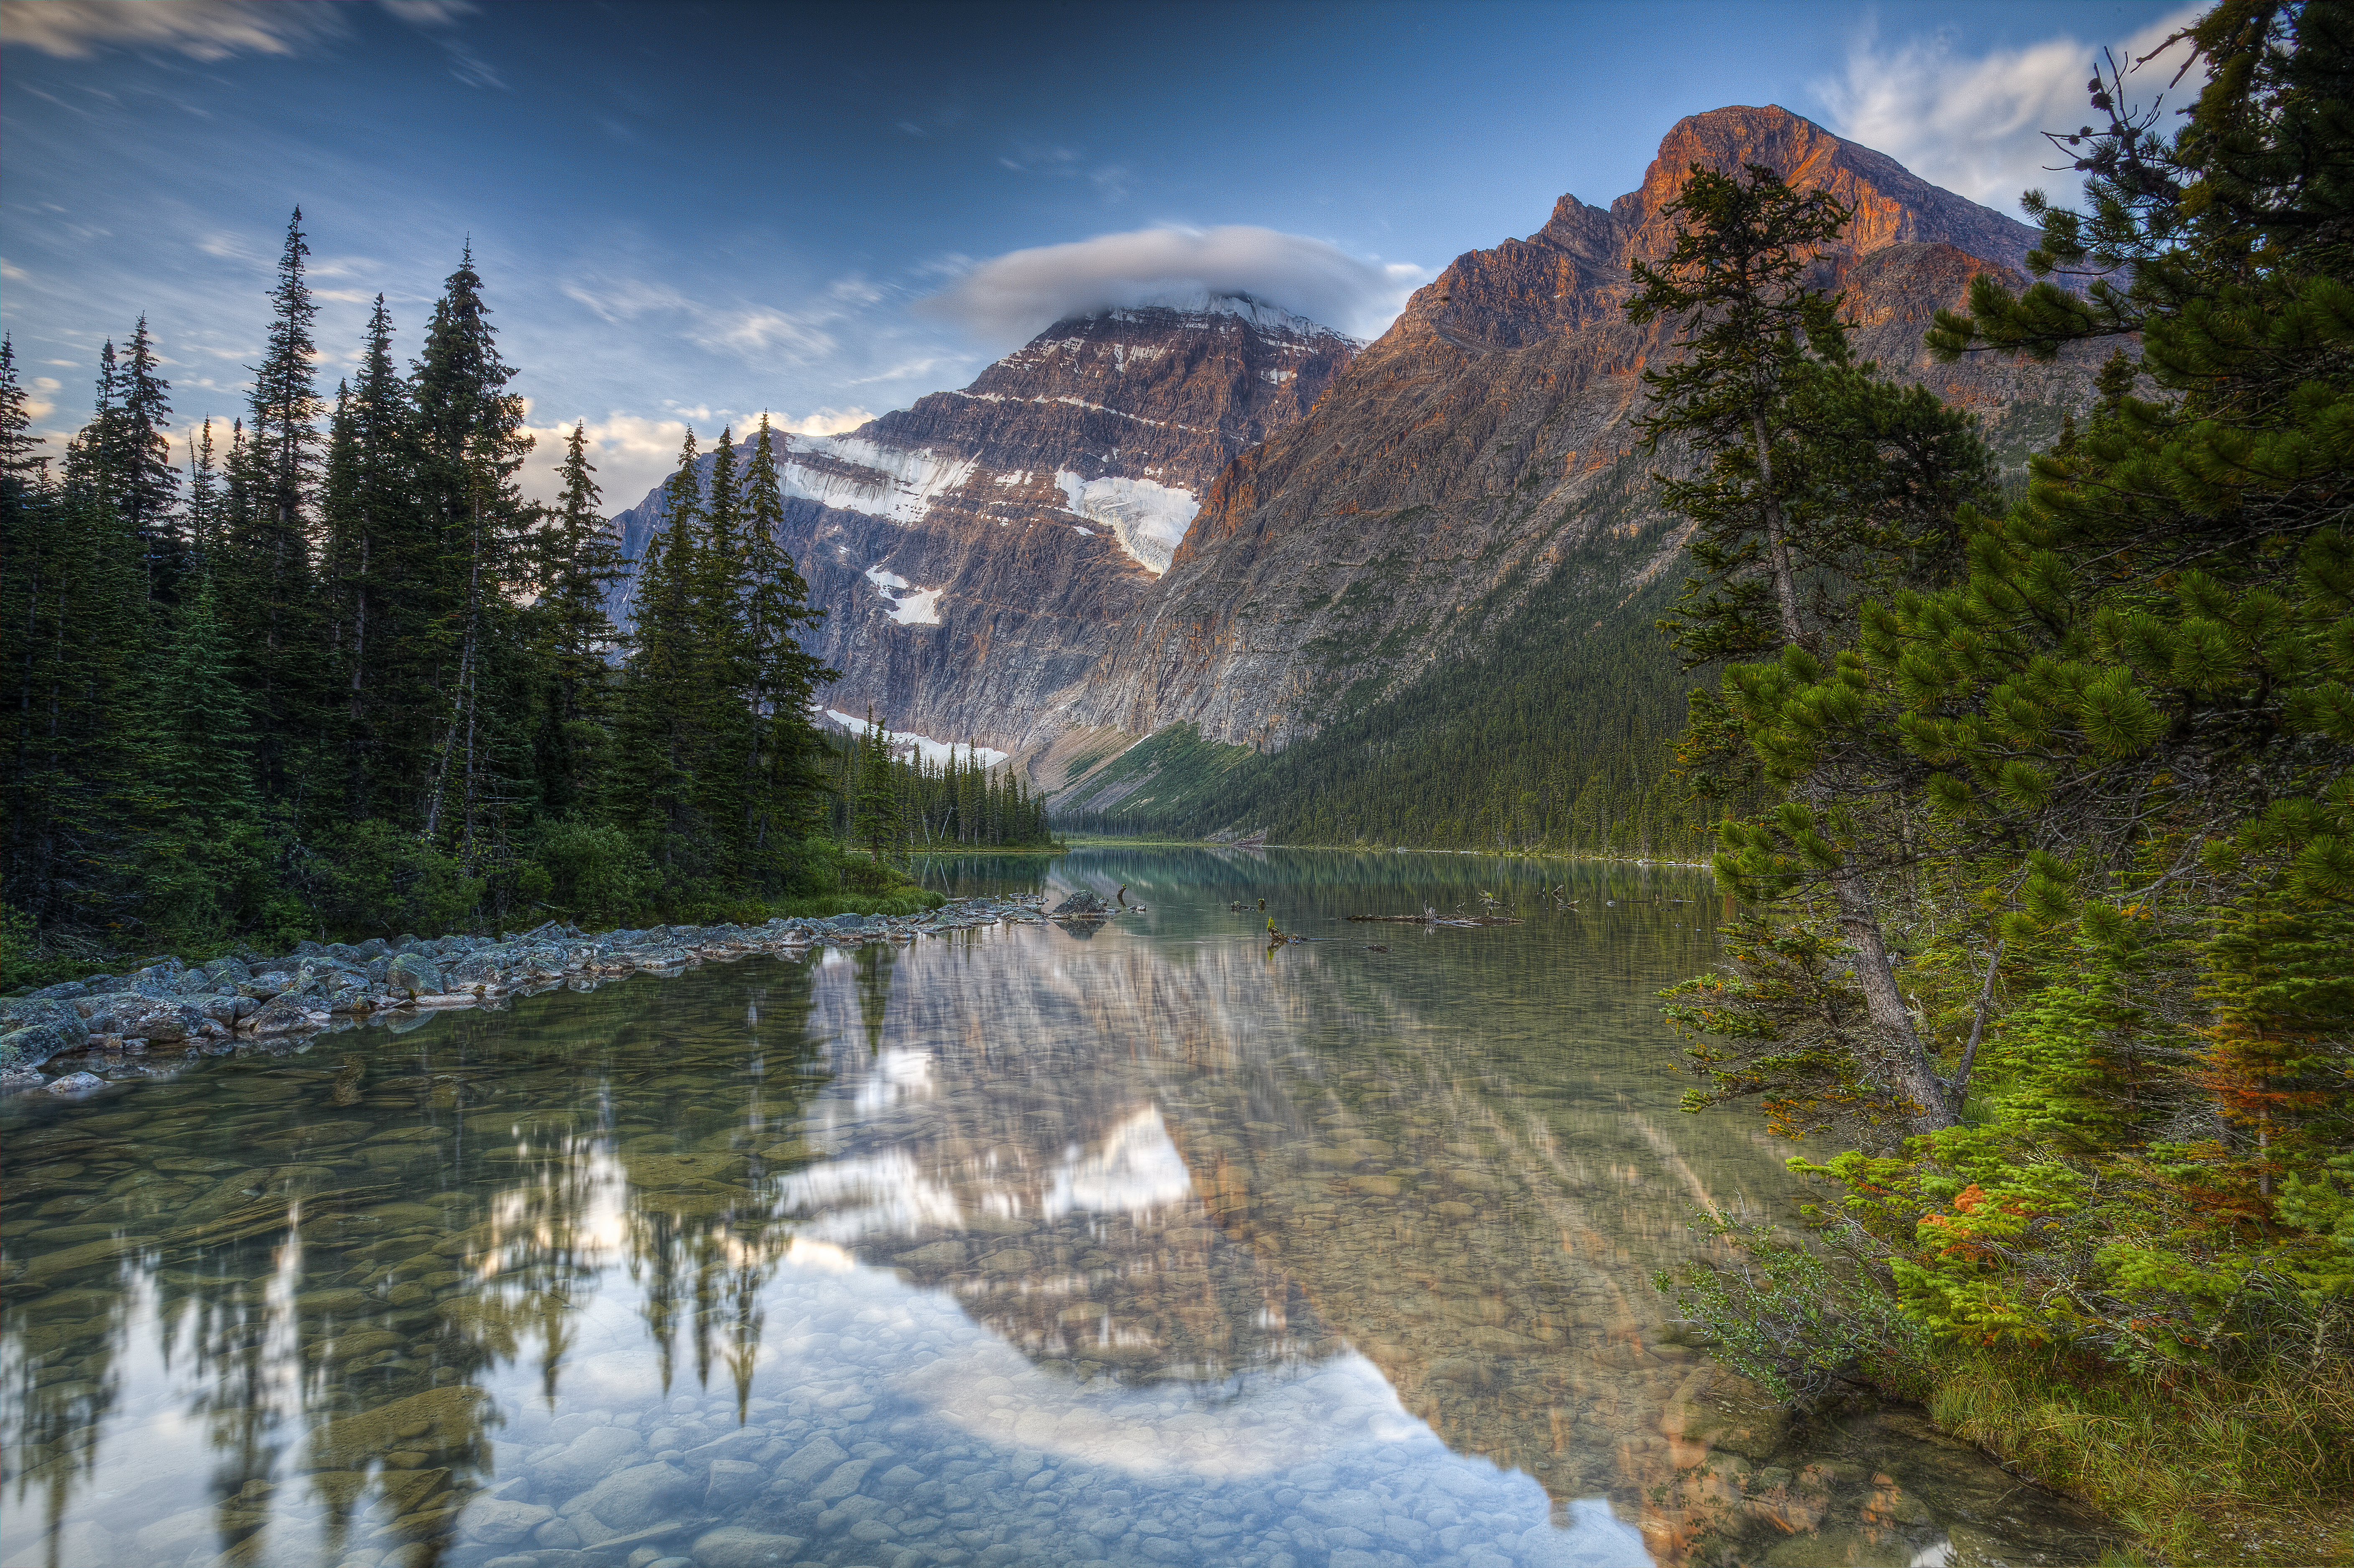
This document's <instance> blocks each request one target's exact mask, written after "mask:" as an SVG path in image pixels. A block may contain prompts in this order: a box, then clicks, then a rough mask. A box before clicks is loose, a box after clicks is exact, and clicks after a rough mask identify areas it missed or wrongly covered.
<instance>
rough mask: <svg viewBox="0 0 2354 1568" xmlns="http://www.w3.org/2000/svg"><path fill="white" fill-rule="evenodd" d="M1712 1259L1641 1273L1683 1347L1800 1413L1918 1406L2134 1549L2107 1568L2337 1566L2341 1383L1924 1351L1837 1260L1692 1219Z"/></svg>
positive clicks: (2284, 1373) (1939, 1346) (1914, 1327)
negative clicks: (1648, 1276) (1676, 1322)
mask: <svg viewBox="0 0 2354 1568" xmlns="http://www.w3.org/2000/svg"><path fill="white" fill-rule="evenodd" d="M1693 1228H1694V1229H1695V1230H1698V1231H1701V1232H1703V1233H1706V1234H1712V1235H1713V1236H1714V1237H1716V1239H1717V1240H1718V1241H1720V1242H1721V1243H1723V1249H1722V1250H1721V1251H1720V1252H1719V1253H1718V1254H1717V1255H1716V1257H1715V1258H1714V1260H1713V1261H1712V1262H1711V1263H1709V1264H1705V1265H1695V1266H1687V1267H1685V1268H1684V1269H1683V1270H1681V1272H1679V1273H1675V1274H1665V1273H1663V1274H1661V1275H1659V1276H1658V1277H1656V1280H1655V1283H1657V1284H1658V1285H1659V1288H1660V1289H1661V1290H1662V1291H1664V1292H1667V1293H1669V1294H1670V1295H1671V1296H1672V1297H1673V1298H1674V1299H1675V1301H1676V1303H1677V1306H1678V1308H1680V1309H1681V1312H1682V1313H1683V1315H1684V1317H1685V1319H1686V1320H1687V1321H1688V1322H1689V1323H1690V1325H1691V1329H1690V1330H1687V1334H1688V1337H1689V1338H1690V1339H1691V1341H1692V1342H1693V1343H1695V1344H1697V1345H1699V1346H1701V1347H1702V1348H1704V1349H1706V1350H1707V1351H1709V1352H1710V1353H1711V1354H1712V1355H1713V1356H1714V1357H1715V1358H1716V1359H1717V1360H1719V1361H1723V1362H1724V1363H1725V1364H1726V1365H1728V1366H1730V1367H1731V1368H1733V1369H1734V1371H1736V1372H1740V1373H1741V1374H1743V1375H1744V1376H1745V1377H1747V1378H1749V1379H1750V1380H1751V1381H1752V1382H1755V1383H1758V1384H1759V1385H1760V1386H1761V1387H1763V1388H1765V1390H1766V1391H1767V1392H1769V1393H1772V1394H1773V1395H1774V1396H1775V1397H1776V1398H1777V1399H1780V1400H1782V1401H1784V1402H1785V1403H1787V1404H1790V1405H1792V1406H1794V1407H1796V1408H1797V1409H1799V1410H1801V1411H1804V1410H1807V1409H1809V1408H1813V1407H1815V1406H1818V1405H1821V1404H1827V1403H1831V1404H1835V1403H1837V1402H1839V1401H1841V1400H1845V1399H1850V1398H1852V1397H1855V1396H1858V1395H1863V1396H1870V1397H1878V1398H1883V1399H1894V1400H1901V1401H1903V1402H1905V1403H1908V1404H1924V1405H1925V1406H1926V1407H1927V1409H1928V1412H1929V1414H1930V1418H1931V1419H1932V1420H1934V1421H1935V1423H1936V1424H1937V1425H1938V1426H1940V1427H1941V1428H1943V1429H1944V1430H1946V1431H1947V1432H1950V1433H1952V1434H1953V1435H1954V1436H1957V1437H1960V1438H1962V1439H1964V1440H1965V1441H1967V1442H1969V1443H1971V1444H1974V1445H1975V1446H1978V1448H1980V1449H1981V1450H1983V1451H1985V1452H1986V1453H1988V1454H1990V1455H1992V1456H1994V1457H1996V1458H1998V1459H1999V1460H2001V1461H2002V1463H2003V1465H2004V1466H2005V1467H2006V1468H2009V1469H2010V1470H2011V1471H2013V1472H2014V1473H2016V1474H2018V1475H2020V1476H2023V1477H2025V1478H2029V1479H2031V1480H2034V1481H2036V1482H2039V1483H2041V1484H2042V1485H2044V1486H2048V1487H2051V1488H2052V1489H2054V1490H2057V1491H2062V1492H2067V1493H2070V1494H2072V1495H2073V1496H2076V1497H2079V1498H2082V1499H2084V1501H2086V1502H2088V1503H2090V1504H2091V1505H2092V1506H2093V1507H2094V1508H2096V1509H2098V1510H2100V1511H2101V1512H2103V1513H2104V1514H2105V1515H2107V1516H2108V1517H2109V1518H2110V1519H2111V1520H2114V1521H2115V1523H2116V1524H2117V1525H2119V1526H2120V1527H2121V1528H2122V1529H2123V1530H2125V1531H2130V1532H2131V1533H2132V1535H2133V1536H2134V1537H2135V1541H2134V1543H2133V1544H2132V1546H2131V1547H2130V1548H2128V1549H2126V1550H2124V1551H2123V1552H2113V1553H2111V1554H2110V1555H2108V1556H2105V1557H2104V1558H2103V1560H2102V1561H2103V1563H2104V1564H2106V1565H2109V1568H2161V1565H2162V1568H2193V1565H2198V1568H2205V1565H2208V1564H2214V1565H2217V1568H2221V1565H2222V1564H2245V1565H2250V1568H2255V1565H2264V1564H2287V1563H2298V1564H2304V1563H2354V1369H2349V1367H2348V1366H2347V1364H2346V1363H2345V1362H2344V1361H2336V1360H2329V1361H2323V1362H2322V1363H2320V1364H2318V1365H2314V1364H2307V1363H2305V1362H2301V1361H2293V1360H2288V1359H2282V1360H2276V1361H2269V1362H2265V1363H2262V1364H2259V1365H2257V1366H2254V1367H2251V1368H2246V1369H2242V1370H2240V1371H2238V1372H2224V1371H2222V1370H2219V1369H2215V1368H2200V1367H2190V1366H2181V1365H2176V1366H2172V1367H2169V1368H2167V1369H2165V1370H2164V1371H2163V1372H2137V1371H2135V1370H2133V1369H2131V1368H2128V1367H2126V1366H2122V1365H2119V1364H2117V1363H2115V1362H2108V1361H2099V1360H2096V1359H2094V1358H2093V1357H2090V1356H2084V1355H2072V1354H2069V1353H2067V1352H2065V1351H2058V1350H2053V1349H2050V1348H2045V1349H2041V1350H2032V1349H2026V1348H2022V1347H2020V1346H2018V1345H2009V1344H2007V1345H2004V1346H2001V1347H1999V1348H1995V1347H1985V1346H1978V1345H1973V1344H1969V1343H1967V1342H1963V1341H1960V1340H1955V1339H1953V1338H1950V1337H1942V1338H1940V1337H1933V1336H1932V1335H1931V1334H1930V1332H1929V1331H1928V1330H1926V1329H1925V1327H1924V1326H1923V1325H1922V1324H1920V1323H1919V1322H1917V1321H1915V1320H1914V1319H1912V1318H1910V1317H1909V1316H1908V1315H1907V1314H1906V1313H1905V1312H1904V1311H1903V1310H1902V1309H1901V1308H1899V1306H1898V1304H1897V1300H1896V1298H1895V1297H1894V1295H1893V1293H1892V1292H1891V1291H1890V1289H1889V1288H1888V1286H1889V1281H1888V1280H1887V1279H1886V1278H1885V1277H1883V1276H1882V1272H1881V1271H1879V1270H1877V1269H1875V1268H1874V1267H1873V1266H1872V1264H1871V1263H1870V1261H1869V1259H1868V1258H1867V1257H1866V1256H1864V1255H1860V1254H1859V1253H1858V1252H1857V1251H1856V1250H1855V1249H1845V1250H1842V1249H1840V1248H1838V1247H1836V1246H1832V1247H1829V1248H1828V1249H1826V1248H1820V1247H1813V1246H1805V1245H1792V1244H1790V1243H1788V1242H1786V1241H1783V1240H1781V1239H1779V1237H1778V1236H1777V1235H1776V1234H1775V1232H1774V1229H1773V1227H1771V1226H1768V1225H1756V1226H1736V1225H1733V1224H1727V1223H1725V1222H1724V1221H1723V1220H1720V1219H1715V1218H1712V1217H1703V1218H1701V1219H1699V1220H1696V1221H1695V1223H1694V1226H1693Z"/></svg>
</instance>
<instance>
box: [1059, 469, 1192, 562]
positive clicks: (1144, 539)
mask: <svg viewBox="0 0 2354 1568" xmlns="http://www.w3.org/2000/svg"><path fill="white" fill-rule="evenodd" d="M1055 483H1056V484H1058V485H1060V486H1061V487H1062V491H1063V497H1064V500H1065V501H1066V502H1067V503H1069V506H1070V509H1071V511H1072V512H1074V513H1075V514H1077V515H1079V516H1081V517H1085V518H1088V519H1090V520H1091V521H1093V522H1097V523H1100V524H1103V525H1104V526H1106V527H1108V528H1109V529H1110V530H1111V531H1112V532H1113V533H1114V534H1115V535H1118V536H1119V543H1120V547H1121V548H1122V549H1124V550H1126V551H1127V552H1128V553H1129V555H1130V556H1134V557H1135V559H1136V563H1137V565H1139V566H1140V567H1143V568H1144V569H1145V570H1146V571H1148V572H1150V573H1151V574H1152V575H1153V576H1154V577H1159V576H1160V575H1161V573H1163V572H1165V571H1167V570H1168V569H1169V562H1170V558H1171V557H1172V556H1174V555H1176V553H1177V546H1178V545H1179V543H1180V542H1182V540H1183V539H1184V537H1185V530H1186V529H1187V528H1189V527H1191V526H1192V525H1193V516H1194V514H1196V513H1198V512H1200V511H1201V510H1202V503H1200V502H1199V501H1196V500H1195V499H1194V498H1193V492H1192V491H1190V490H1186V489H1183V488H1182V487H1180V486H1177V485H1173V484H1161V483H1159V482H1155V481H1153V480H1150V479H1125V478H1119V477H1112V478H1106V479H1084V480H1083V479H1081V478H1080V477H1079V476H1078V475H1077V474H1076V473H1073V472H1072V471H1070V470H1068V469H1058V470H1056V471H1055Z"/></svg>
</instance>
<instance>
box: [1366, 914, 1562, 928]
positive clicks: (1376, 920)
mask: <svg viewBox="0 0 2354 1568" xmlns="http://www.w3.org/2000/svg"><path fill="white" fill-rule="evenodd" d="M1349 918H1350V919H1352V920H1356V921H1360V922H1363V923H1366V924H1371V925H1381V926H1517V925H1519V924H1520V923H1521V920H1520V916H1517V915H1352V916H1349Z"/></svg>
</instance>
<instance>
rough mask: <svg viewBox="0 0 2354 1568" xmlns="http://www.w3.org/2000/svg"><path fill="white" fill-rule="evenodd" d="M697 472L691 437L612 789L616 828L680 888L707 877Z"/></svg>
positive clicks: (656, 571)
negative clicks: (700, 837) (699, 741)
mask: <svg viewBox="0 0 2354 1568" xmlns="http://www.w3.org/2000/svg"><path fill="white" fill-rule="evenodd" d="M695 464H696V453H695V431H694V430H693V429H688V431H687V432H686V440H685V441H684V444H683V446H682V447H681V449H680V451H679V459H678V469H677V471H675V472H673V474H672V475H671V477H670V478H669V479H668V480H667V481H665V482H664V483H663V526H662V528H661V530H660V532H658V533H657V534H656V535H655V536H654V539H653V542H652V544H651V545H649V546H647V549H646V560H645V567H644V570H643V571H642V574H641V576H640V577H639V581H638V595H637V604H636V610H637V618H636V619H637V635H636V646H635V649H634V650H633V651H632V652H631V658H630V662H629V665H628V668H627V672H626V679H625V680H624V682H623V683H622V688H621V705H620V706H621V713H620V725H619V726H618V729H617V732H616V734H615V736H614V762H613V768H612V773H611V779H610V785H609V789H610V791H611V794H610V811H611V814H612V816H613V819H614V820H615V821H618V822H620V824H622V825H623V826H624V827H625V828H627V829H628V830H630V831H631V832H632V833H633V834H634V835H635V836H636V837H637V838H638V839H639V840H640V842H642V843H643V845H644V846H645V848H646V850H647V852H648V853H649V854H650V855H651V856H652V859H653V861H654V863H655V865H656V867H657V869H658V870H659V871H660V872H661V873H662V874H663V876H664V878H665V880H666V881H667V882H668V883H669V884H670V885H673V886H675V885H679V884H680V883H681V882H683V881H686V880H691V879H693V878H694V877H695V876H696V875H697V874H699V869H700V865H699V855H698V854H697V853H696V850H695V838H696V834H695V823H694V821H693V819H692V810H691V801H692V793H693V783H694V768H695V755H694V752H695V736H696V735H697V732H698V727H699V726H697V724H696V722H695V721H696V715H697V714H698V713H699V711H700V708H701V705H702V704H704V703H705V702H707V701H708V700H709V694H708V693H705V692H700V691H698V690H697V681H696V677H697V675H698V673H699V672H700V669H701V665H702V654H701V652H700V650H699V649H698V648H697V647H696V633H697V631H698V630H699V628H698V627H697V625H696V613H695V609H696V607H695V587H696V584H697V582H698V581H699V580H700V578H701V577H702V575H703V572H704V568H703V567H702V564H701V562H700V560H699V559H698V556H700V554H701V543H702V539H701V535H702V531H703V488H702V485H701V483H700V482H698V480H697V478H696V475H695Z"/></svg>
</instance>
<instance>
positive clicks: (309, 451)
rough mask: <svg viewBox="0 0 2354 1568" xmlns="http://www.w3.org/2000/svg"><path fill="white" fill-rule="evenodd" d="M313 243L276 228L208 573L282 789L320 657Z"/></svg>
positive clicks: (268, 770)
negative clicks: (308, 262)
mask: <svg viewBox="0 0 2354 1568" xmlns="http://www.w3.org/2000/svg"><path fill="white" fill-rule="evenodd" d="M310 254H311V248H310V246H309V244H308V243H307V242H306V241H305V238H304V236H303V233H302V208H300V207H297V208H295V209H294V216H293V217H292V219H291V220H289V222H288V223H287V226H286V243H285V247H284V249H283V250H282V251H281V253H280V256H279V260H278V281H277V282H276V284H275V285H273V286H272V288H271V289H270V305H271V320H270V331H269V334H268V337H267V339H266V341H265V344H264V346H263V349H262V356H261V363H260V364H259V365H256V366H251V367H250V368H251V371H252V375H253V393H252V397H251V402H250V406H249V410H248V417H247V418H246V420H245V421H244V422H243V424H242V427H241V428H240V429H239V431H238V432H236V440H235V441H234V454H235V455H234V461H233V462H232V465H231V466H232V470H233V472H234V476H235V477H234V480H233V482H232V502H231V505H230V506H229V507H228V515H227V517H226V518H225V523H226V527H225V529H224V534H225V537H224V539H223V546H224V550H223V554H222V559H221V562H220V565H219V569H218V571H217V574H216V581H217V585H218V587H219V588H220V589H221V594H220V599H219V603H220V606H221V611H222V614H223V616H224V618H225V619H226V620H228V625H229V632H230V643H231V646H232V647H234V648H235V649H236V650H237V651H238V653H239V660H240V663H241V665H242V667H243V673H242V674H241V676H240V679H241V680H242V681H243V683H244V684H245V686H246V689H247V691H248V692H249V694H251V696H252V699H253V724H254V728H255V733H256V737H257V740H258V742H259V747H260V757H259V767H260V775H261V783H262V789H263V792H264V794H265V795H267V796H268V797H269V798H270V799H272V800H282V799H286V798H289V797H290V796H291V795H292V787H293V773H294V769H295V767H296V765H297V758H296V757H295V748H296V747H297V746H298V745H299V744H300V742H301V740H302V736H303V732H304V731H305V730H306V729H307V727H308V721H309V718H310V716H311V714H312V712H313V703H314V700H315V698H316V695H317V694H318V690H319V686H320V678H321V675H322V673H323V672H322V668H321V666H322V663H323V661H322V660H321V658H320V648H319V643H318V639H317V631H318V627H317V623H316V619H315V614H314V611H315V609H316V608H317V601H316V599H315V598H314V597H313V570H312V566H313V563H312V546H313V524H314V522H315V510H316V500H317V491H318V481H319V449H320V446H321V436H320V431H319V429H318V422H319V418H320V416H321V415H322V414H323V413H324V412H325V411H326V409H325V405H324V403H323V401H322V399H321V398H320V396H319V389H318V379H317V375H318V373H317V368H316V364H315V362H316V359H317V345H316V344H315V343H314V342H313V337H312V329H311V323H312V322H313V318H315V317H316V316H317V314H318V306H317V304H316V303H315V302H313V299H312V297H311V286H310V283H309V281H307V279H306V278H305V276H304V265H303V263H304V260H305V258H307V257H308V256H309V255H310Z"/></svg>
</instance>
